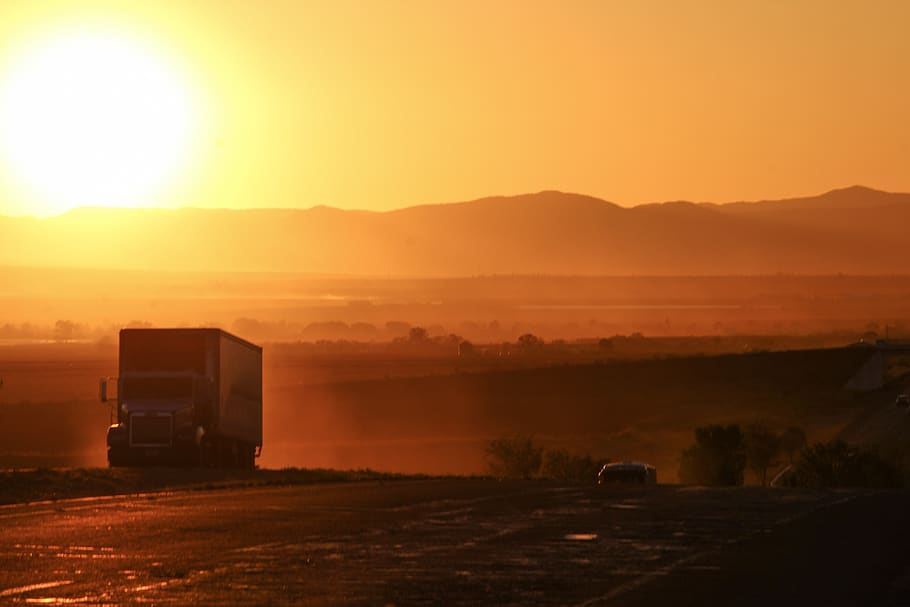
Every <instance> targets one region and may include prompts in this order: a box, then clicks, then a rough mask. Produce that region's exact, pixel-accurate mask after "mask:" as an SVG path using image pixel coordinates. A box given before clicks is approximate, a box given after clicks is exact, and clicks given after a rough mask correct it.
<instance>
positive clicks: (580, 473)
mask: <svg viewBox="0 0 910 607" xmlns="http://www.w3.org/2000/svg"><path fill="white" fill-rule="evenodd" d="M602 465H603V462H598V461H595V460H594V459H592V458H591V456H590V455H588V454H585V455H574V454H572V453H569V452H568V451H566V450H565V449H551V450H547V451H544V454H543V466H542V467H541V469H540V474H541V476H543V477H544V478H550V479H553V480H557V481H563V482H568V483H591V482H593V481H594V479H595V478H596V477H597V472H598V471H599V470H600V467H601V466H602Z"/></svg>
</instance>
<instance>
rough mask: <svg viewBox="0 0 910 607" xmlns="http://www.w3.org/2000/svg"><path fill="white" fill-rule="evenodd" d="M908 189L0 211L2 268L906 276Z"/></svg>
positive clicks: (559, 194) (548, 195)
mask: <svg viewBox="0 0 910 607" xmlns="http://www.w3.org/2000/svg"><path fill="white" fill-rule="evenodd" d="M907 225H910V194H893V193H888V192H880V191H877V190H872V189H868V188H863V187H858V186H856V187H851V188H846V189H842V190H833V191H831V192H828V193H826V194H822V195H820V196H815V197H810V198H796V199H790V200H777V201H759V202H736V203H728V204H709V203H701V204H696V203H690V202H668V203H662V204H648V205H641V206H637V207H632V208H624V207H621V206H618V205H616V204H613V203H610V202H607V201H604V200H600V199H597V198H592V197H590V196H583V195H578V194H568V193H563V192H555V191H545V192H539V193H536V194H524V195H520V196H497V197H490V198H482V199H479V200H473V201H470V202H460V203H452V204H439V205H425V206H416V207H410V208H405V209H401V210H397V211H389V212H368V211H345V210H339V209H333V208H329V207H314V208H311V209H255V210H224V209H194V208H185V209H176V210H175V209H107V208H82V209H76V210H73V211H71V212H69V213H66V214H64V215H61V216H58V217H52V218H46V219H33V218H21V217H2V216H0V265H29V266H35V265H38V266H70V267H72V266H78V267H97V268H128V269H157V270H180V269H191V270H227V271H285V272H312V273H322V274H354V275H375V276H389V275H391V276H465V275H481V274H560V275H564V274H570V275H604V274H610V275H641V274H646V275H719V274H774V273H794V274H830V273H838V272H842V273H851V274H876V273H906V272H907V271H908V264H907V263H906V261H905V260H904V259H903V255H901V253H902V251H903V245H904V242H905V237H904V231H905V229H906V228H905V226H907Z"/></svg>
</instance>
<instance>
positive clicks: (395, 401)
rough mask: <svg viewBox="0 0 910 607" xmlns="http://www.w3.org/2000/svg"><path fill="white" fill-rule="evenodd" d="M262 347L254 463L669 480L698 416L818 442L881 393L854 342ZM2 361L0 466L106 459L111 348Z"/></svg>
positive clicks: (36, 351) (52, 349) (53, 347)
mask: <svg viewBox="0 0 910 607" xmlns="http://www.w3.org/2000/svg"><path fill="white" fill-rule="evenodd" d="M265 352H266V357H265V371H264V383H265V386H264V392H265V394H264V398H265V409H266V411H265V427H264V435H265V436H264V449H263V454H262V458H261V459H260V460H259V463H260V465H261V466H262V467H265V468H281V467H292V466H293V467H308V468H340V469H356V468H370V469H374V470H383V471H390V472H402V473H426V474H478V473H484V472H485V471H486V469H487V462H486V459H485V452H484V448H485V446H486V444H487V443H488V442H489V441H490V440H491V439H493V438H497V437H501V436H509V435H525V436H530V437H532V438H533V439H534V440H535V442H537V443H538V444H540V445H542V446H545V447H548V448H554V447H560V448H566V449H568V450H570V451H574V452H578V453H590V454H591V455H593V456H595V457H597V458H609V459H612V460H622V459H640V460H646V461H649V462H651V463H654V464H655V465H657V467H658V469H659V475H660V478H661V480H663V481H674V480H675V479H676V472H677V468H678V457H679V453H680V451H681V449H682V448H684V447H685V446H687V445H688V444H690V443H691V440H692V430H693V429H694V428H695V427H696V426H698V425H701V424H705V423H734V422H735V423H751V422H754V421H762V422H764V423H767V424H769V425H771V426H773V427H777V428H785V427H787V426H789V425H794V424H795V425H800V426H802V427H804V428H806V429H807V431H808V432H809V435H810V439H813V440H822V439H827V438H830V437H832V436H834V435H835V434H837V432H839V431H840V429H841V428H843V427H844V426H846V425H847V424H848V423H849V422H851V421H852V420H854V419H855V418H856V417H857V416H858V415H860V414H861V413H862V412H863V411H865V410H866V408H868V407H870V406H874V405H876V404H877V403H881V402H883V400H886V399H887V395H883V393H874V394H872V395H868V396H862V395H856V394H852V393H850V392H847V391H845V390H844V389H843V387H844V384H845V383H846V381H847V380H848V379H849V378H850V376H851V375H852V374H853V373H854V372H855V371H856V370H857V369H858V368H859V367H860V365H861V364H862V363H863V362H864V361H865V359H866V358H867V357H868V351H866V350H864V349H858V348H842V349H821V350H802V351H788V352H757V353H749V354H736V355H733V354H728V355H718V356H688V357H669V358H649V359H642V360H612V361H601V362H590V361H585V360H580V361H579V360H575V361H572V360H567V359H556V360H549V361H548V360H542V359H535V358H515V359H508V360H499V359H496V360H492V361H491V360H486V359H482V358H479V359H475V360H468V361H465V360H463V359H458V358H454V357H448V358H446V357H439V356H433V357H420V356H415V355H400V356H389V355H387V354H385V355H379V354H376V355H370V354H359V355H350V354H344V353H340V354H337V355H335V356H328V355H324V354H322V355H318V356H317V355H312V354H308V353H307V352H306V351H305V350H300V349H295V348H293V347H291V346H283V347H274V348H269V347H266V350H265ZM0 357H2V358H0V369H2V375H0V377H2V378H3V380H4V384H3V388H2V389H0V435H2V447H0V467H4V468H15V467H20V468H21V467H27V468H31V467H51V466H103V465H105V446H104V432H105V429H106V426H107V424H108V423H109V416H110V413H109V409H108V407H106V406H105V405H103V404H101V403H99V402H98V401H97V379H98V378H99V377H107V376H113V375H116V353H115V351H114V349H113V348H112V347H110V346H98V345H94V346H93V345H84V344H47V345H31V346H16V347H12V346H11V347H6V348H0ZM569 363H573V364H569Z"/></svg>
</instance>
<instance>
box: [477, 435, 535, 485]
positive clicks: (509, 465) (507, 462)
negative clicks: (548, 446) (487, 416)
mask: <svg viewBox="0 0 910 607" xmlns="http://www.w3.org/2000/svg"><path fill="white" fill-rule="evenodd" d="M486 451H487V458H488V463H489V467H490V473H491V474H493V476H497V477H499V478H532V477H534V476H536V475H537V473H538V472H539V471H540V464H541V461H542V456H543V448H542V447H535V446H534V443H533V442H531V439H530V438H527V437H524V436H512V437H503V438H497V439H494V440H492V441H490V443H489V444H488V445H487V449H486Z"/></svg>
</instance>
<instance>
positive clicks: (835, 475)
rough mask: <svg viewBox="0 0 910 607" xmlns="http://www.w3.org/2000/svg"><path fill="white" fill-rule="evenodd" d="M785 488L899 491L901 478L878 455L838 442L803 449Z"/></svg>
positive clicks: (892, 467) (891, 466)
mask: <svg viewBox="0 0 910 607" xmlns="http://www.w3.org/2000/svg"><path fill="white" fill-rule="evenodd" d="M785 484H787V485H790V486H795V487H811V488H817V489H820V488H826V487H899V486H900V485H901V474H900V471H899V470H898V468H897V466H895V465H894V464H893V463H892V462H890V461H888V460H886V459H884V458H883V457H881V455H879V454H878V453H877V452H875V451H871V450H868V449H864V448H862V447H856V446H852V445H848V444H847V443H845V442H844V441H842V440H835V441H830V442H827V443H815V444H814V445H812V446H810V447H806V448H804V449H803V450H802V451H801V452H800V455H799V459H798V460H797V461H796V463H795V464H794V466H793V469H792V471H791V473H790V474H788V475H787V480H786V482H785Z"/></svg>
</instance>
